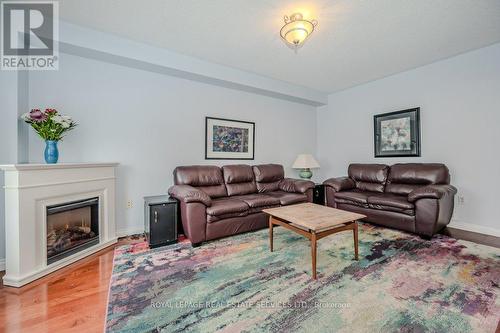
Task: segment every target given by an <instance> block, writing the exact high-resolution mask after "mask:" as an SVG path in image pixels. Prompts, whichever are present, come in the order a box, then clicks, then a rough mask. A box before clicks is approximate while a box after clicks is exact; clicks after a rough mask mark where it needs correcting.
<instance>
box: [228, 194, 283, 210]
mask: <svg viewBox="0 0 500 333" xmlns="http://www.w3.org/2000/svg"><path fill="white" fill-rule="evenodd" d="M232 199H236V200H241V201H243V202H244V203H246V204H247V205H248V206H249V207H250V208H257V207H270V206H279V204H280V200H279V199H278V198H276V197H272V196H270V195H267V194H247V195H238V196H235V197H232Z"/></svg>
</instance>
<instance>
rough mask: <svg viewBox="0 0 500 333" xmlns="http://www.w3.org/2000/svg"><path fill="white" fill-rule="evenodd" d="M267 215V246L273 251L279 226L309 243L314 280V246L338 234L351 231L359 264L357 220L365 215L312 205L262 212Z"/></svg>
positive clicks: (355, 255) (355, 257)
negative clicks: (277, 226)
mask: <svg viewBox="0 0 500 333" xmlns="http://www.w3.org/2000/svg"><path fill="white" fill-rule="evenodd" d="M263 212H264V213H267V214H269V245H270V248H271V252H272V251H273V227H274V225H280V226H282V227H285V228H287V229H290V230H292V231H294V232H296V233H298V234H300V235H302V236H304V237H306V238H308V239H309V240H310V241H311V255H312V272H313V273H312V275H313V279H315V280H316V252H317V251H316V242H317V241H318V240H319V239H321V238H323V237H326V236H329V235H332V234H335V233H337V232H341V231H345V230H352V231H353V236H354V259H356V260H358V224H357V220H360V219H362V218H365V217H366V216H365V215H361V214H357V213H351V212H348V211H345V210H340V209H336V208H331V207H327V206H321V205H317V204H313V203H303V204H298V205H291V206H284V207H278V208H269V209H264V210H263Z"/></svg>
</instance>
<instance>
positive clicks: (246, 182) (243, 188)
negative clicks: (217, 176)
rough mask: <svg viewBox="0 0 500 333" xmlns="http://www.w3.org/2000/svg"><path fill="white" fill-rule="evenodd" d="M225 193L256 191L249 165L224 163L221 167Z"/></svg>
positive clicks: (236, 193) (234, 193)
mask: <svg viewBox="0 0 500 333" xmlns="http://www.w3.org/2000/svg"><path fill="white" fill-rule="evenodd" d="M222 174H223V175H224V182H225V184H226V190H227V195H229V196H233V195H242V194H250V193H257V185H256V184H255V178H254V174H253V171H252V167H251V166H250V165H244V164H238V165H225V166H223V167H222Z"/></svg>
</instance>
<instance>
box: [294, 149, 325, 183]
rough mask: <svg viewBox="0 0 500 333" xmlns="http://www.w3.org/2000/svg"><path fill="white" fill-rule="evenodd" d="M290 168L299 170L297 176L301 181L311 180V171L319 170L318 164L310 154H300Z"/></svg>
mask: <svg viewBox="0 0 500 333" xmlns="http://www.w3.org/2000/svg"><path fill="white" fill-rule="evenodd" d="M292 168H294V169H301V170H300V173H299V176H300V178H303V179H311V177H312V175H313V174H312V171H311V169H314V168H319V164H318V162H317V161H316V160H315V159H314V157H312V155H310V154H300V155H299V156H297V159H296V160H295V162H294V163H293V166H292Z"/></svg>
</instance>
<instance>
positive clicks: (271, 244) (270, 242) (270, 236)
mask: <svg viewBox="0 0 500 333" xmlns="http://www.w3.org/2000/svg"><path fill="white" fill-rule="evenodd" d="M269 248H270V249H271V252H273V218H272V217H271V216H269Z"/></svg>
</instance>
